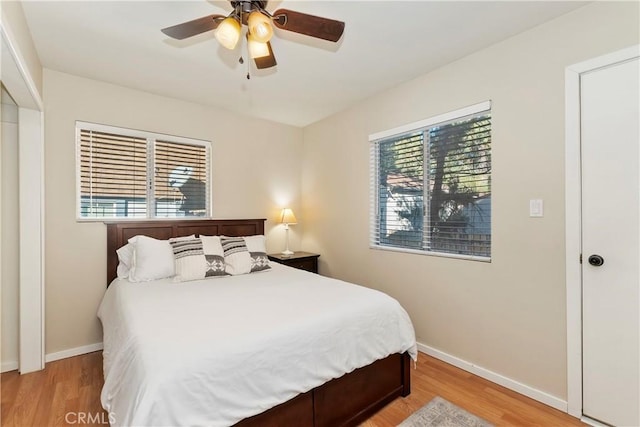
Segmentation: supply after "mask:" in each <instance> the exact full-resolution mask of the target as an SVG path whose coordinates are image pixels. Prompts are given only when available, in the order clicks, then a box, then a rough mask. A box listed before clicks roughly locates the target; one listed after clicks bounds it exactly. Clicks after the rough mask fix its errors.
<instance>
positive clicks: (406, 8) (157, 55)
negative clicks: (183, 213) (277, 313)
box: [23, 0, 585, 126]
mask: <svg viewBox="0 0 640 427" xmlns="http://www.w3.org/2000/svg"><path fill="white" fill-rule="evenodd" d="M584 4H585V3H584V2H573V1H569V2H561V1H531V2H510V1H495V2H494V1H491V2H485V1H471V2H458V1H440V2H432V1H311V0H307V1H291V0H282V1H270V2H269V3H268V5H267V10H270V11H272V12H273V11H274V10H275V9H277V8H287V9H293V10H297V11H300V12H304V13H309V14H312V15H318V16H323V17H328V18H332V19H338V20H341V21H344V22H345V23H346V29H345V32H344V35H343V37H342V39H341V40H340V42H338V43H337V44H333V43H330V42H325V41H321V40H316V39H313V38H310V37H306V36H301V35H297V34H293V33H290V32H286V31H282V30H278V29H276V36H275V37H274V39H273V40H272V42H271V44H272V46H273V50H274V53H275V56H276V59H277V61H278V66H277V67H275V68H273V69H268V70H255V69H252V70H251V75H252V77H251V79H250V80H247V79H246V77H245V75H246V74H247V62H245V65H240V64H238V57H239V50H238V49H236V51H228V50H226V49H224V48H222V47H220V46H219V45H218V43H217V41H216V40H215V38H214V37H213V33H212V32H209V33H205V34H201V35H199V36H196V37H192V38H190V39H187V40H183V41H177V40H172V39H170V38H168V37H166V36H165V35H164V34H162V33H161V32H160V29H161V28H164V27H168V26H171V25H175V24H178V23H181V22H185V21H189V20H192V19H196V18H199V17H202V16H206V15H210V14H214V13H219V14H227V13H229V12H230V11H231V6H230V4H229V2H228V1H213V0H199V1H190V0H189V1H184V0H183V1H175V2H174V1H120V2H115V1H68V2H58V1H42V2H39V1H25V2H23V8H24V12H25V15H26V18H27V22H28V24H29V28H30V29H31V32H32V35H33V40H34V43H35V45H36V48H37V50H38V54H39V56H40V60H41V62H42V65H43V66H44V67H47V68H50V69H54V70H59V71H62V72H66V73H70V74H75V75H78V76H82V77H88V78H92V79H96V80H102V81H106V82H111V83H115V84H119V85H123V86H127V87H131V88H136V89H140V90H144V91H147V92H151V93H156V94H160V95H165V96H169V97H173V98H179V99H184V100H188V101H192V102H196V103H201V104H206V105H212V106H217V107H221V108H225V109H228V110H231V111H235V112H238V113H241V114H246V115H250V116H254V117H260V118H264V119H268V120H273V121H277V122H281V123H286V124H290V125H294V126H305V125H308V124H310V123H313V122H315V121H317V120H320V119H322V118H324V117H327V116H329V115H331V114H333V113H336V112H338V111H340V110H343V109H345V108H347V107H349V106H350V105H353V104H354V103H356V102H358V101H360V100H362V99H365V98H367V97H369V96H371V95H373V94H375V93H377V92H380V91H382V90H384V89H387V88H390V87H393V86H396V85H398V84H399V83H401V82H404V81H407V80H410V79H413V78H415V77H417V76H419V75H422V74H425V73H427V72H429V71H431V70H433V69H436V68H438V67H440V66H442V65H444V64H447V63H449V62H452V61H454V60H456V59H458V58H461V57H464V56H465V55H468V54H470V53H472V52H474V51H477V50H479V49H482V48H484V47H486V46H489V45H491V44H494V43H496V42H498V41H500V40H503V39H506V38H508V37H510V36H513V35H515V34H517V33H519V32H522V31H524V30H526V29H528V28H531V27H534V26H536V25H538V24H540V23H543V22H545V21H548V20H550V19H552V18H554V17H556V16H559V15H562V14H564V13H567V12H569V11H571V10H573V9H576V8H578V7H581V6H583V5H584ZM245 58H246V55H245Z"/></svg>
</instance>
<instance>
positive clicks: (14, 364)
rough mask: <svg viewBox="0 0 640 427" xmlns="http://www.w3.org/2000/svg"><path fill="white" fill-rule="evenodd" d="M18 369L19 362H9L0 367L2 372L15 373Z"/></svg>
mask: <svg viewBox="0 0 640 427" xmlns="http://www.w3.org/2000/svg"><path fill="white" fill-rule="evenodd" d="M16 369H18V361H17V360H7V361H6V362H2V366H0V372H9V371H15V370H16Z"/></svg>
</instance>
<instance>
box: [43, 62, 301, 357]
mask: <svg viewBox="0 0 640 427" xmlns="http://www.w3.org/2000/svg"><path fill="white" fill-rule="evenodd" d="M238 78H240V77H238ZM212 84H215V79H214V78H213V77H212ZM44 104H45V144H46V146H45V147H46V148H45V151H46V154H45V179H46V183H45V197H46V214H45V227H46V252H45V253H46V275H45V280H46V352H47V353H52V352H56V351H61V350H66V349H70V348H75V347H79V346H83V345H88V344H93V343H97V342H101V340H102V329H101V326H100V322H99V320H98V319H97V317H96V311H97V309H98V305H99V303H100V300H101V298H102V295H103V294H104V291H105V285H106V283H105V274H106V248H105V246H106V229H105V226H104V224H102V223H101V222H89V223H87V222H85V223H81V222H77V221H76V215H75V207H76V200H75V185H76V180H75V141H74V132H75V121H76V120H82V121H88V122H95V123H102V124H107V125H113V126H121V127H126V128H133V129H141V130H147V131H153V132H159V133H166V134H172V135H180V136H185V137H190V138H198V139H205V140H210V141H213V144H212V157H213V159H212V171H213V215H214V217H216V218H265V217H266V218H267V219H268V221H267V231H266V234H267V245H268V248H267V249H268V250H270V251H279V250H282V249H281V247H282V246H283V245H284V232H283V230H282V226H280V225H277V226H274V220H275V218H276V217H277V215H278V213H279V209H280V208H281V207H283V206H285V205H287V206H291V207H293V209H294V210H297V211H300V209H298V208H299V206H300V194H301V193H300V175H301V153H302V130H301V129H299V128H294V127H291V126H285V125H280V124H275V123H272V122H268V121H264V120H257V119H250V118H244V117H241V116H238V115H235V114H233V113H229V112H225V111H223V110H219V109H215V108H210V107H205V106H201V105H196V104H192V103H188V102H183V101H178V100H175V99H169V98H164V97H160V96H156V95H152V94H149V93H145V92H140V91H137V90H132V89H127V88H124V87H120V86H115V85H111V84H107V83H101V82H97V81H94V80H88V79H84V78H79V77H75V76H71V75H68V74H63V73H59V72H56V71H51V70H48V69H45V71H44ZM296 227H297V226H296ZM292 232H293V233H292V236H291V239H292V246H294V247H298V245H299V238H298V236H299V234H300V233H301V229H300V228H299V227H298V228H297V230H293V229H292Z"/></svg>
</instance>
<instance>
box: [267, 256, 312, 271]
mask: <svg viewBox="0 0 640 427" xmlns="http://www.w3.org/2000/svg"><path fill="white" fill-rule="evenodd" d="M268 257H269V260H270V261H273V262H277V263H279V264H284V265H288V266H289V267H293V268H297V269H300V270H306V271H310V272H312V273H318V258H319V257H320V255H319V254H312V253H310V252H294V253H293V255H282V254H269V255H268Z"/></svg>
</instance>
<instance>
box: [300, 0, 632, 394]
mask: <svg viewBox="0 0 640 427" xmlns="http://www.w3.org/2000/svg"><path fill="white" fill-rule="evenodd" d="M638 12H639V10H638V3H637V2H634V3H630V2H629V3H610V2H599V3H593V4H591V5H588V6H585V7H583V8H580V9H578V10H576V11H574V12H572V13H570V14H567V15H564V16H562V17H559V18H558V19H556V20H554V21H551V22H548V23H546V24H544V25H541V26H539V27H536V28H534V29H532V30H529V31H527V32H524V33H521V34H520V35H517V36H515V37H513V38H511V39H508V40H506V41H504V42H502V43H499V44H496V45H494V46H492V47H490V48H487V49H485V50H482V51H480V52H477V53H475V54H473V55H470V56H468V57H466V58H464V59H461V60H459V61H457V62H454V63H452V64H449V65H447V66H445V67H442V68H441V69H438V70H436V71H434V72H431V73H429V74H427V75H424V76H422V77H420V78H418V79H416V80H414V81H411V82H408V83H406V84H403V85H401V86H399V87H397V88H394V89H392V90H389V91H387V92H384V93H381V94H379V95H377V96H374V97H372V98H370V99H367V100H366V101H363V102H361V103H360V104H358V105H356V106H354V107H353V108H350V109H348V110H346V111H344V112H342V113H340V114H337V115H335V116H332V117H330V118H328V119H325V120H323V121H321V122H319V123H316V124H314V125H311V126H309V127H307V128H305V130H304V154H303V155H304V160H303V169H302V170H303V172H302V191H303V194H304V195H305V196H304V198H303V214H304V216H305V234H304V238H303V247H304V248H305V250H311V251H318V252H319V253H321V254H322V256H321V258H320V260H321V266H320V268H321V272H322V273H325V274H329V275H332V276H335V277H339V278H343V279H346V280H349V281H353V282H356V283H361V284H364V285H367V286H370V287H373V288H376V289H380V290H382V291H385V292H387V293H389V294H391V295H392V296H394V297H395V298H397V299H398V300H399V301H400V302H401V303H402V304H403V305H404V307H405V308H406V309H407V310H408V312H409V314H410V316H411V318H412V320H413V322H414V325H415V328H416V334H417V337H418V340H419V341H420V342H421V343H424V344H426V345H428V346H431V347H434V348H436V349H438V350H441V351H444V352H446V353H448V354H451V355H453V356H456V357H459V358H461V359H464V360H466V361H469V362H471V363H473V364H475V365H478V366H480V367H483V368H486V369H489V370H491V371H494V372H497V373H499V374H502V375H504V376H506V377H509V378H511V379H514V380H517V381H519V382H522V383H524V384H526V385H528V386H530V387H534V388H536V389H539V390H541V391H544V392H547V393H549V394H551V395H553V396H556V397H558V398H560V399H563V400H564V399H566V395H567V390H566V382H567V377H566V372H567V368H566V322H565V315H566V313H565V311H566V310H565V282H564V274H565V264H564V257H565V254H564V225H563V224H564V70H565V67H566V66H568V65H570V64H574V63H577V62H580V61H582V60H586V59H589V58H592V57H595V56H599V55H602V54H605V53H608V52H611V51H615V50H618V49H621V48H624V47H627V46H630V45H632V44H637V43H638V42H639V41H640V40H639V29H638V28H639V22H638V19H639V18H638V16H639V13H638ZM427 42H428V41H425V43H427ZM416 54H419V49H416ZM485 100H492V102H493V111H492V113H493V133H492V134H493V139H492V154H493V172H492V182H493V198H492V203H493V219H492V222H493V224H492V227H493V228H492V230H493V256H492V258H493V260H492V262H491V263H490V264H489V263H481V262H473V261H464V260H455V259H447V258H438V257H430V256H423V255H412V254H401V253H394V252H388V251H380V250H372V249H369V247H368V217H369V164H368V159H369V145H368V135H369V134H372V133H375V132H379V131H383V130H386V129H390V128H394V127H396V126H400V125H403V124H406V123H410V122H413V121H417V120H421V119H425V118H428V117H431V116H435V115H438V114H441V113H444V112H448V111H451V110H455V109H458V108H461V107H464V106H468V105H471V104H474V103H477V102H481V101H485ZM532 198H542V199H544V207H545V216H544V218H529V216H528V206H529V204H528V200H529V199H532Z"/></svg>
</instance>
